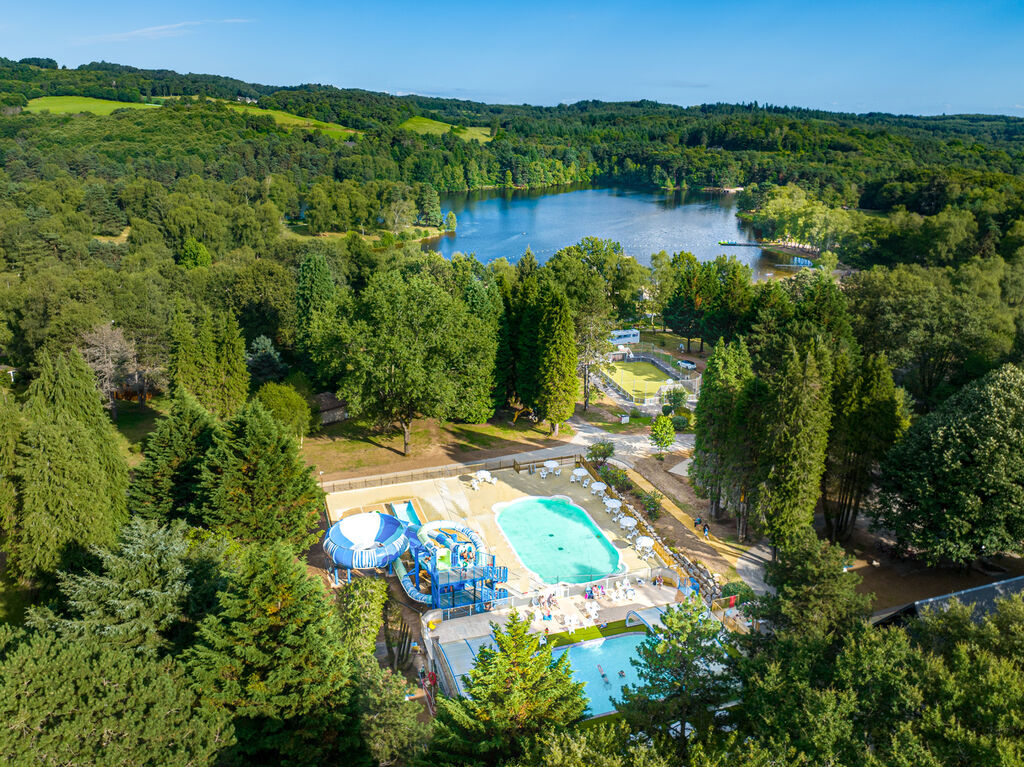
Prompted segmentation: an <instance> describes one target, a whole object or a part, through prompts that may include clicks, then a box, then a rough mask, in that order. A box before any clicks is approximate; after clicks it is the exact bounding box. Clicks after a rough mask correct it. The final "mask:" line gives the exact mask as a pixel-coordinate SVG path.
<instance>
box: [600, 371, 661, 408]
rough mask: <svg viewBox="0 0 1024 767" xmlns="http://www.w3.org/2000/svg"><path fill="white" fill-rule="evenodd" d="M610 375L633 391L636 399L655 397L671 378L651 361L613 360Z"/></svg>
mask: <svg viewBox="0 0 1024 767" xmlns="http://www.w3.org/2000/svg"><path fill="white" fill-rule="evenodd" d="M608 375H610V376H611V377H612V380H613V381H615V383H617V384H618V385H619V386H621V387H622V388H623V389H625V390H626V391H628V392H632V394H633V399H636V400H643V399H644V398H646V397H653V396H654V395H655V394H657V393H658V389H660V388H661V387H662V386H664V385H665V382H666V381H668V379H669V376H668V375H667V374H666V373H664V372H663V371H661V370H659V369H658V368H656V367H655V366H654V365H652V364H651V363H650V362H613V363H611V365H609V367H608Z"/></svg>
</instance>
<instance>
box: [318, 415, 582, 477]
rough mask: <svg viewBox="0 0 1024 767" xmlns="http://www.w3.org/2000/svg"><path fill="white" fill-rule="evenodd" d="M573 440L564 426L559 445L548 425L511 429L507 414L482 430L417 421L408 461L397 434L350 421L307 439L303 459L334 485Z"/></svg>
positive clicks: (526, 423)
mask: <svg viewBox="0 0 1024 767" xmlns="http://www.w3.org/2000/svg"><path fill="white" fill-rule="evenodd" d="M572 435H573V431H572V428H571V427H569V426H568V425H563V426H562V428H561V430H560V431H559V437H558V439H557V440H556V439H551V437H550V436H549V435H548V426H547V424H537V423H532V422H531V421H528V420H526V419H520V420H519V422H518V423H517V424H515V425H514V426H513V425H512V423H511V418H510V417H509V416H508V414H499V415H498V416H496V417H495V418H494V419H492V420H491V421H489V422H487V423H482V424H473V423H469V424H467V423H442V422H439V421H434V420H430V419H421V420H417V421H414V422H413V425H412V440H411V445H410V449H409V452H410V455H408V456H403V455H402V434H401V432H400V431H397V430H396V431H393V432H384V433H380V432H378V431H377V430H375V429H373V428H372V427H371V425H370V424H368V423H366V422H363V421H359V420H351V421H343V422H341V423H336V424H331V425H330V426H327V427H325V429H324V430H323V432H322V433H320V434H317V435H315V436H312V437H307V438H306V440H305V442H304V443H303V446H302V455H303V457H304V458H305V459H306V461H307V462H308V463H310V464H312V465H313V466H315V467H316V468H317V470H318V471H322V472H324V479H338V478H341V477H343V476H354V475H359V474H374V473H387V472H392V471H404V470H407V469H415V468H421V467H425V466H439V465H444V464H446V463H461V462H466V461H476V460H483V459H485V458H493V457H495V456H498V455H505V454H508V453H515V452H525V451H527V450H536V449H538V448H543V447H556V446H558V445H560V444H563V442H564V440H568V439H570V438H571V437H572ZM566 451H567V452H571V451H572V448H569V447H567V448H566Z"/></svg>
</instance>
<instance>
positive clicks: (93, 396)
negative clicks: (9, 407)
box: [4, 352, 128, 578]
mask: <svg viewBox="0 0 1024 767" xmlns="http://www.w3.org/2000/svg"><path fill="white" fill-rule="evenodd" d="M23 415H24V418H25V422H26V423H25V427H24V429H23V431H22V432H21V435H20V437H19V440H18V444H17V447H16V449H15V467H14V472H13V477H14V483H13V484H14V488H15V492H16V495H17V501H16V503H15V504H14V507H13V508H12V509H9V514H8V516H7V518H6V519H5V520H4V529H5V533H6V541H5V544H4V546H5V550H6V551H7V553H8V556H9V558H10V564H11V567H12V569H13V571H14V572H16V573H18V574H19V575H22V576H24V577H27V578H37V577H40V576H45V575H48V574H52V572H53V571H54V570H55V569H56V567H57V566H58V565H59V564H60V563H61V562H69V561H75V560H76V559H77V558H78V557H79V556H81V555H82V554H83V553H84V551H85V549H86V548H87V547H88V546H89V545H90V544H99V545H109V544H112V543H113V542H114V541H115V540H116V537H117V531H118V530H119V529H120V527H121V525H122V524H124V522H125V521H126V520H127V510H126V503H125V495H126V491H127V486H128V466H127V464H126V463H125V461H124V458H123V457H122V456H121V454H120V452H119V450H118V448H117V442H116V437H115V432H114V428H113V426H112V425H111V423H110V420H109V419H108V418H107V415H106V413H105V412H104V409H103V402H102V399H101V397H100V394H99V391H98V390H97V389H96V385H95V381H94V379H93V376H92V372H91V371H90V370H89V368H88V367H87V366H86V364H85V361H84V360H83V359H82V357H81V355H79V354H78V353H77V352H71V353H69V354H65V355H61V356H59V357H57V358H56V359H52V358H51V357H50V356H49V355H47V354H46V353H45V352H44V353H42V354H41V355H40V357H39V375H38V376H37V378H36V379H35V380H34V381H33V382H32V384H31V385H30V386H29V388H28V393H27V398H26V401H25V407H24V409H23Z"/></svg>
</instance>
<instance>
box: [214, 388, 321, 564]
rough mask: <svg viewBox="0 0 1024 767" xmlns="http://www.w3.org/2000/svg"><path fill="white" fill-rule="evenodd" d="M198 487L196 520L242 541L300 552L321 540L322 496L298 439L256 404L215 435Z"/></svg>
mask: <svg viewBox="0 0 1024 767" xmlns="http://www.w3.org/2000/svg"><path fill="white" fill-rule="evenodd" d="M199 489H200V498H199V499H198V501H197V505H198V508H197V509H196V511H195V514H196V516H197V517H198V518H200V519H202V520H203V522H204V523H205V524H207V525H209V526H210V527H215V528H219V529H221V530H223V531H225V532H226V533H228V534H229V535H231V536H233V537H235V538H237V539H238V540H241V541H260V542H269V541H284V542H286V543H287V544H288V545H290V546H292V547H293V549H294V550H296V551H302V550H304V549H306V548H307V547H308V546H311V545H312V544H313V543H314V542H315V541H316V539H317V535H316V530H317V528H318V526H319V520H320V510H321V508H322V506H323V492H322V491H321V490H320V488H319V487H318V486H317V484H316V481H315V480H314V479H313V475H312V473H311V469H310V468H309V466H307V465H306V464H305V463H304V462H303V460H302V459H301V458H300V457H299V448H298V442H297V440H296V439H295V437H294V436H293V435H291V434H289V433H288V430H287V428H286V427H285V426H283V425H282V424H281V423H279V422H278V421H277V420H276V419H275V418H274V417H273V416H272V415H270V413H268V412H267V410H266V408H264V407H263V405H262V404H260V403H259V402H258V401H253V402H250V403H249V404H248V405H246V406H245V407H244V408H243V409H242V410H241V411H240V412H239V413H238V415H236V416H235V417H234V418H233V419H231V421H230V422H228V424H227V425H226V426H225V428H224V429H223V430H222V431H218V432H216V433H215V434H214V439H213V446H212V447H211V448H210V450H209V451H207V453H206V458H205V461H204V462H203V466H202V469H201V471H200V482H199Z"/></svg>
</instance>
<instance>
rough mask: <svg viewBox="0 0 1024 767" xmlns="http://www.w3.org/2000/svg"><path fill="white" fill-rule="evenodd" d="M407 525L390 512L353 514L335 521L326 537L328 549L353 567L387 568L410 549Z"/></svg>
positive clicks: (333, 556) (340, 562) (343, 564)
mask: <svg viewBox="0 0 1024 767" xmlns="http://www.w3.org/2000/svg"><path fill="white" fill-rule="evenodd" d="M405 527H406V526H405V524H404V523H403V522H402V521H401V520H399V519H397V518H395V517H392V516H391V515H390V514H378V513H376V512H368V513H363V514H353V515H352V516H350V517H345V518H344V519H341V520H339V521H338V522H335V523H334V524H333V525H331V528H330V529H329V530H328V531H327V534H326V535H325V536H324V542H323V546H324V551H325V552H327V555H328V556H329V557H330V558H331V559H332V560H333V561H334V564H335V565H339V566H341V567H347V568H348V569H350V570H362V569H365V568H372V567H387V566H388V565H390V564H391V563H392V562H394V561H395V560H397V559H398V557H400V556H401V555H402V552H404V551H405V550H406V549H407V548H409V539H408V538H407V537H406V534H405Z"/></svg>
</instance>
